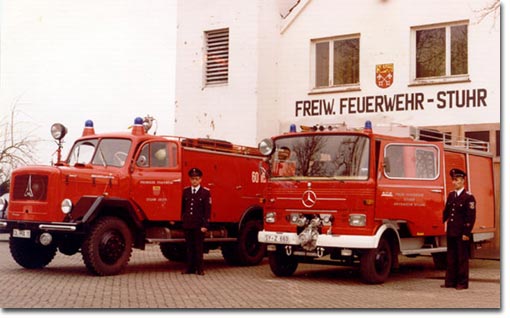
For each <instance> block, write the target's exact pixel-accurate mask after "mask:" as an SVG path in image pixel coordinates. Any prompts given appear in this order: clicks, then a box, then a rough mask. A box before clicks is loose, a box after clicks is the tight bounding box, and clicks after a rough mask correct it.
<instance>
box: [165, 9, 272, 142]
mask: <svg viewBox="0 0 510 318" xmlns="http://www.w3.org/2000/svg"><path fill="white" fill-rule="evenodd" d="M280 19H281V18H280V16H279V14H278V8H277V7H276V2H274V3H273V2H272V1H263V2H260V1H228V0H219V1H214V2H212V3H211V2H210V1H202V0H199V1H179V3H178V34H177V81H176V112H175V113H176V115H175V131H176V134H178V135H185V136H194V137H210V138H216V139H228V140H229V141H232V142H235V143H243V144H250V145H254V144H256V142H257V141H256V137H257V130H258V127H257V123H258V122H259V121H260V122H263V121H264V120H265V119H267V118H268V117H269V118H270V117H271V116H270V115H269V114H271V113H272V112H273V109H274V107H269V106H266V105H268V103H266V102H265V101H266V100H271V99H274V98H272V97H271V96H273V95H275V91H274V89H275V86H274V85H272V84H271V83H272V82H274V80H273V79H272V78H274V74H273V72H270V71H269V69H268V68H267V67H266V66H267V65H268V64H271V63H275V62H274V61H275V55H274V51H273V50H272V49H271V50H270V52H269V53H270V54H267V56H266V53H265V52H264V51H265V49H266V47H268V48H271V47H272V46H273V44H272V43H274V42H275V37H276V35H277V33H276V32H275V30H277V29H278V27H279V22H280ZM222 28H228V29H229V78H228V83H227V84H218V85H205V84H204V62H205V51H204V44H205V39H204V32H206V31H211V30H216V29H222ZM268 28H269V29H271V30H270V31H269V32H266V31H267V29H268ZM266 69H267V70H268V71H264V70H266ZM261 102H262V103H263V104H262V105H261ZM259 106H260V107H259ZM261 113H262V114H263V118H262V117H260V114H261ZM268 115H269V116H268Z"/></svg>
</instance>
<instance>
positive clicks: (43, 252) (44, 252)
mask: <svg viewBox="0 0 510 318" xmlns="http://www.w3.org/2000/svg"><path fill="white" fill-rule="evenodd" d="M9 249H10V251H11V255H12V258H13V259H14V260H15V261H16V263H18V264H19V265H21V266H22V267H25V268H28V269H40V268H43V267H45V266H46V265H48V264H49V263H50V262H51V261H52V260H53V258H54V257H55V254H57V247H56V246H55V244H50V245H48V246H43V245H41V244H37V243H36V242H34V241H32V240H30V239H24V238H17V237H10V238H9Z"/></svg>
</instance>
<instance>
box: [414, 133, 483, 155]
mask: <svg viewBox="0 0 510 318" xmlns="http://www.w3.org/2000/svg"><path fill="white" fill-rule="evenodd" d="M411 137H413V138H414V139H416V140H423V141H440V142H442V143H443V144H444V145H445V147H447V148H450V149H463V150H465V151H473V152H482V153H484V154H490V152H491V151H490V143H489V142H488V141H483V140H478V139H474V138H469V137H460V138H456V139H454V138H453V135H452V134H451V133H448V132H441V131H439V130H436V129H427V128H420V127H413V128H412V131H411Z"/></svg>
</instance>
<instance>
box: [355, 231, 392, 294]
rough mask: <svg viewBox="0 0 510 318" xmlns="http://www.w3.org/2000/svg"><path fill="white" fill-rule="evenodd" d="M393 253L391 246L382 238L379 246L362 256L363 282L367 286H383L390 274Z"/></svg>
mask: <svg viewBox="0 0 510 318" xmlns="http://www.w3.org/2000/svg"><path fill="white" fill-rule="evenodd" d="M391 265H392V253H391V248H390V244H389V243H388V241H386V239H384V238H381V240H380V241H379V246H378V247H377V248H374V249H370V250H368V251H367V252H366V253H364V254H363V255H362V256H361V280H362V281H363V282H364V283H367V284H382V283H384V282H385V281H386V279H387V278H388V276H389V274H390V270H391Z"/></svg>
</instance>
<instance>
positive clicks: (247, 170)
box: [0, 116, 265, 275]
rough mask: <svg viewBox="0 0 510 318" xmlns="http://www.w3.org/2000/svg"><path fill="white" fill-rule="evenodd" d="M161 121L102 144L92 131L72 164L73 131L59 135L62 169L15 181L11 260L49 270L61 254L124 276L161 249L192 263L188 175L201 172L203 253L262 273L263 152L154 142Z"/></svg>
mask: <svg viewBox="0 0 510 318" xmlns="http://www.w3.org/2000/svg"><path fill="white" fill-rule="evenodd" d="M152 122H153V119H152V117H150V116H147V117H146V118H145V120H143V119H142V118H137V119H136V120H135V124H134V125H133V127H132V131H131V132H125V133H107V134H106V133H105V134H96V133H95V132H94V127H93V123H92V122H91V121H87V122H86V126H85V129H84V131H83V136H82V137H80V138H79V139H78V140H76V142H75V143H74V145H73V147H72V149H71V150H70V153H69V156H68V158H67V159H66V160H61V158H60V157H61V156H60V149H61V144H62V138H63V137H64V135H65V133H66V129H65V127H64V126H62V125H61V124H55V125H53V127H52V134H53V136H54V138H56V139H57V140H58V141H59V152H58V160H57V163H56V164H55V165H54V166H27V167H23V168H19V169H16V170H15V171H14V172H13V173H12V179H11V180H12V183H11V193H10V201H9V211H8V218H7V219H4V220H0V229H2V231H3V232H9V233H11V235H10V239H9V245H10V251H11V254H12V257H13V258H14V260H15V261H16V262H17V263H18V264H19V265H21V266H23V267H26V268H42V267H44V266H46V265H48V264H49V263H50V262H51V261H52V259H53V258H54V256H55V254H56V252H57V250H58V251H60V252H61V253H63V254H66V255H73V254H75V253H77V252H79V251H81V253H82V255H83V261H84V263H85V265H86V267H87V268H88V270H89V271H90V272H92V273H94V274H97V275H114V274H118V273H119V272H120V271H122V269H123V268H124V267H125V266H126V265H127V263H128V261H129V259H130V256H131V253H132V248H138V249H144V248H145V246H146V244H148V243H159V245H160V248H161V252H162V253H163V255H164V256H165V257H166V258H167V259H169V260H176V261H183V260H185V257H186V251H185V247H184V235H183V233H182V229H181V222H180V218H181V193H182V190H183V188H184V187H185V186H188V185H189V179H188V176H187V171H188V170H189V169H190V168H192V167H199V168H200V169H201V170H202V171H203V173H204V176H203V182H202V185H203V186H205V187H207V188H209V189H210V191H211V196H212V200H213V204H212V211H211V218H210V228H209V231H208V232H207V233H206V239H205V250H206V251H208V250H209V249H213V248H218V247H220V248H221V251H222V254H223V257H224V259H225V260H226V261H227V262H228V263H229V264H239V265H254V264H258V263H260V261H261V260H262V258H263V257H264V255H265V248H264V246H263V245H262V244H259V243H258V241H257V233H258V231H259V230H261V229H262V217H263V211H262V206H261V204H260V198H261V195H262V193H263V187H264V183H263V182H264V180H263V179H261V178H260V175H259V164H260V163H261V161H262V159H263V157H262V156H261V155H260V153H259V152H258V150H257V149H256V148H250V147H244V146H239V145H233V144H231V143H229V142H225V141H218V140H211V139H200V138H199V139H194V138H181V137H165V136H156V135H153V134H149V133H148V132H147V131H148V129H150V126H152Z"/></svg>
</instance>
